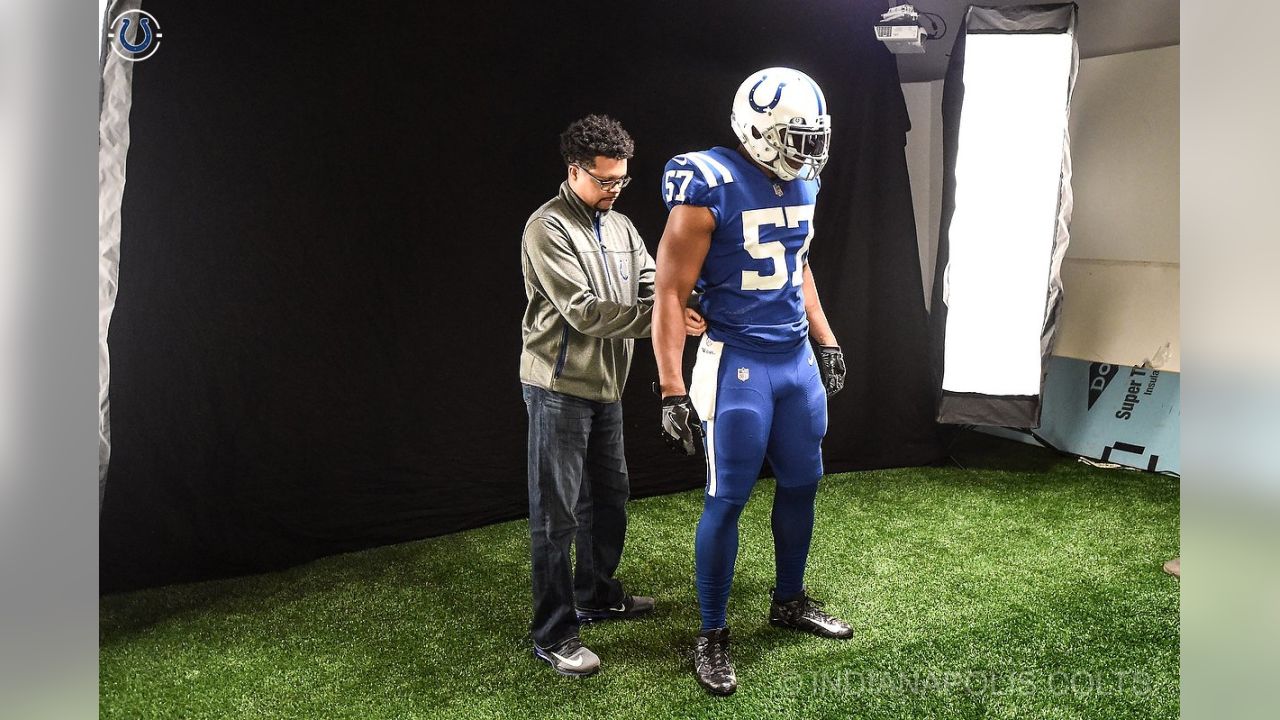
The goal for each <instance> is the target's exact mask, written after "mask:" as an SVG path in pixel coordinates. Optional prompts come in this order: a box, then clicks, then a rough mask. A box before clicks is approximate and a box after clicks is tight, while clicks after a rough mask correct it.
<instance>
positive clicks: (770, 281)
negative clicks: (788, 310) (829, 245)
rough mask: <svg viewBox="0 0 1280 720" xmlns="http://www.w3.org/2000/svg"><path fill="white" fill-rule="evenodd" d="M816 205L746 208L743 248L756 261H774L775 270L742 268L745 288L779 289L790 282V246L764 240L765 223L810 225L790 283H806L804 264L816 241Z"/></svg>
mask: <svg viewBox="0 0 1280 720" xmlns="http://www.w3.org/2000/svg"><path fill="white" fill-rule="evenodd" d="M813 208H814V206H813V205H794V206H791V207H785V208H781V207H771V208H761V209H759V210H744V211H743V213H742V249H744V250H746V251H747V253H749V254H750V255H751V257H753V258H755V259H757V260H772V261H773V270H772V271H771V272H768V273H762V272H758V271H755V270H743V271H742V289H743V290H780V289H782V288H784V287H786V285H787V280H788V273H787V247H786V245H784V244H783V243H782V241H781V240H772V241H764V242H761V240H760V228H761V227H763V226H765V225H773V226H775V227H786V228H798V227H800V223H807V224H808V227H809V231H808V232H807V233H805V236H804V244H803V245H801V246H800V249H799V250H797V251H796V254H795V269H794V270H793V271H792V272H791V273H790V281H791V285H793V286H795V287H799V286H800V285H801V284H803V283H804V263H805V261H806V260H808V258H809V243H810V242H811V241H812V240H813Z"/></svg>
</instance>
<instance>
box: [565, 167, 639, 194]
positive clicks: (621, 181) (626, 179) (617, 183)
mask: <svg viewBox="0 0 1280 720" xmlns="http://www.w3.org/2000/svg"><path fill="white" fill-rule="evenodd" d="M573 166H574V167H576V168H578V169H579V170H581V171H582V172H584V173H586V174H587V177H589V178H591V179H592V180H595V181H596V185H599V186H600V189H601V190H604V191H609V190H612V189H614V188H618V189H619V190H621V189H622V188H624V187H626V186H628V185H630V184H631V176H630V175H623V176H622V177H620V178H618V179H616V180H602V179H600V178H598V177H596V176H595V175H592V174H591V171H590V170H588V169H586V168H584V167H582V166H581V165H579V164H578V163H574V164H573Z"/></svg>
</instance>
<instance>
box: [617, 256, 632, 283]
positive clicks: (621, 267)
mask: <svg viewBox="0 0 1280 720" xmlns="http://www.w3.org/2000/svg"><path fill="white" fill-rule="evenodd" d="M618 274H619V275H621V276H622V279H623V280H630V279H631V273H630V272H628V270H627V261H626V260H625V259H624V260H619V261H618Z"/></svg>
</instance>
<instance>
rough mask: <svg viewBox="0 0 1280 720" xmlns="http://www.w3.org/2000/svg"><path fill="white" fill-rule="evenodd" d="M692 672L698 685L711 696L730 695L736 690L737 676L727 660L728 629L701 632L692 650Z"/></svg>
mask: <svg viewBox="0 0 1280 720" xmlns="http://www.w3.org/2000/svg"><path fill="white" fill-rule="evenodd" d="M693 671H694V674H695V675H697V676H698V684H699V685H701V686H702V687H704V688H706V690H707V692H709V693H711V694H712V695H732V694H733V692H734V691H735V690H737V689H738V675H737V673H735V672H734V671H733V663H732V662H730V660H729V628H727V627H722V628H720V629H719V630H703V631H702V632H700V633H698V644H697V645H695V646H694V648H693Z"/></svg>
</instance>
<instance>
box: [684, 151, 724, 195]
mask: <svg viewBox="0 0 1280 720" xmlns="http://www.w3.org/2000/svg"><path fill="white" fill-rule="evenodd" d="M686 161H687V162H691V163H693V164H694V166H695V167H697V168H698V171H699V172H700V173H701V174H702V179H703V181H704V182H706V184H707V187H708V188H713V187H716V186H717V185H720V184H721V183H722V182H723V183H731V182H733V174H732V173H730V172H729V169H728V168H726V167H725V166H724V164H723V163H721V162H720V161H718V160H716V159H715V158H713V157H710V156H709V155H707V154H706V153H702V152H691V153H685V154H683V155H677V156H676V162H679V163H680V164H682V165H683V164H684V163H685V162H686ZM717 170H718V171H719V172H718V173H717Z"/></svg>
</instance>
